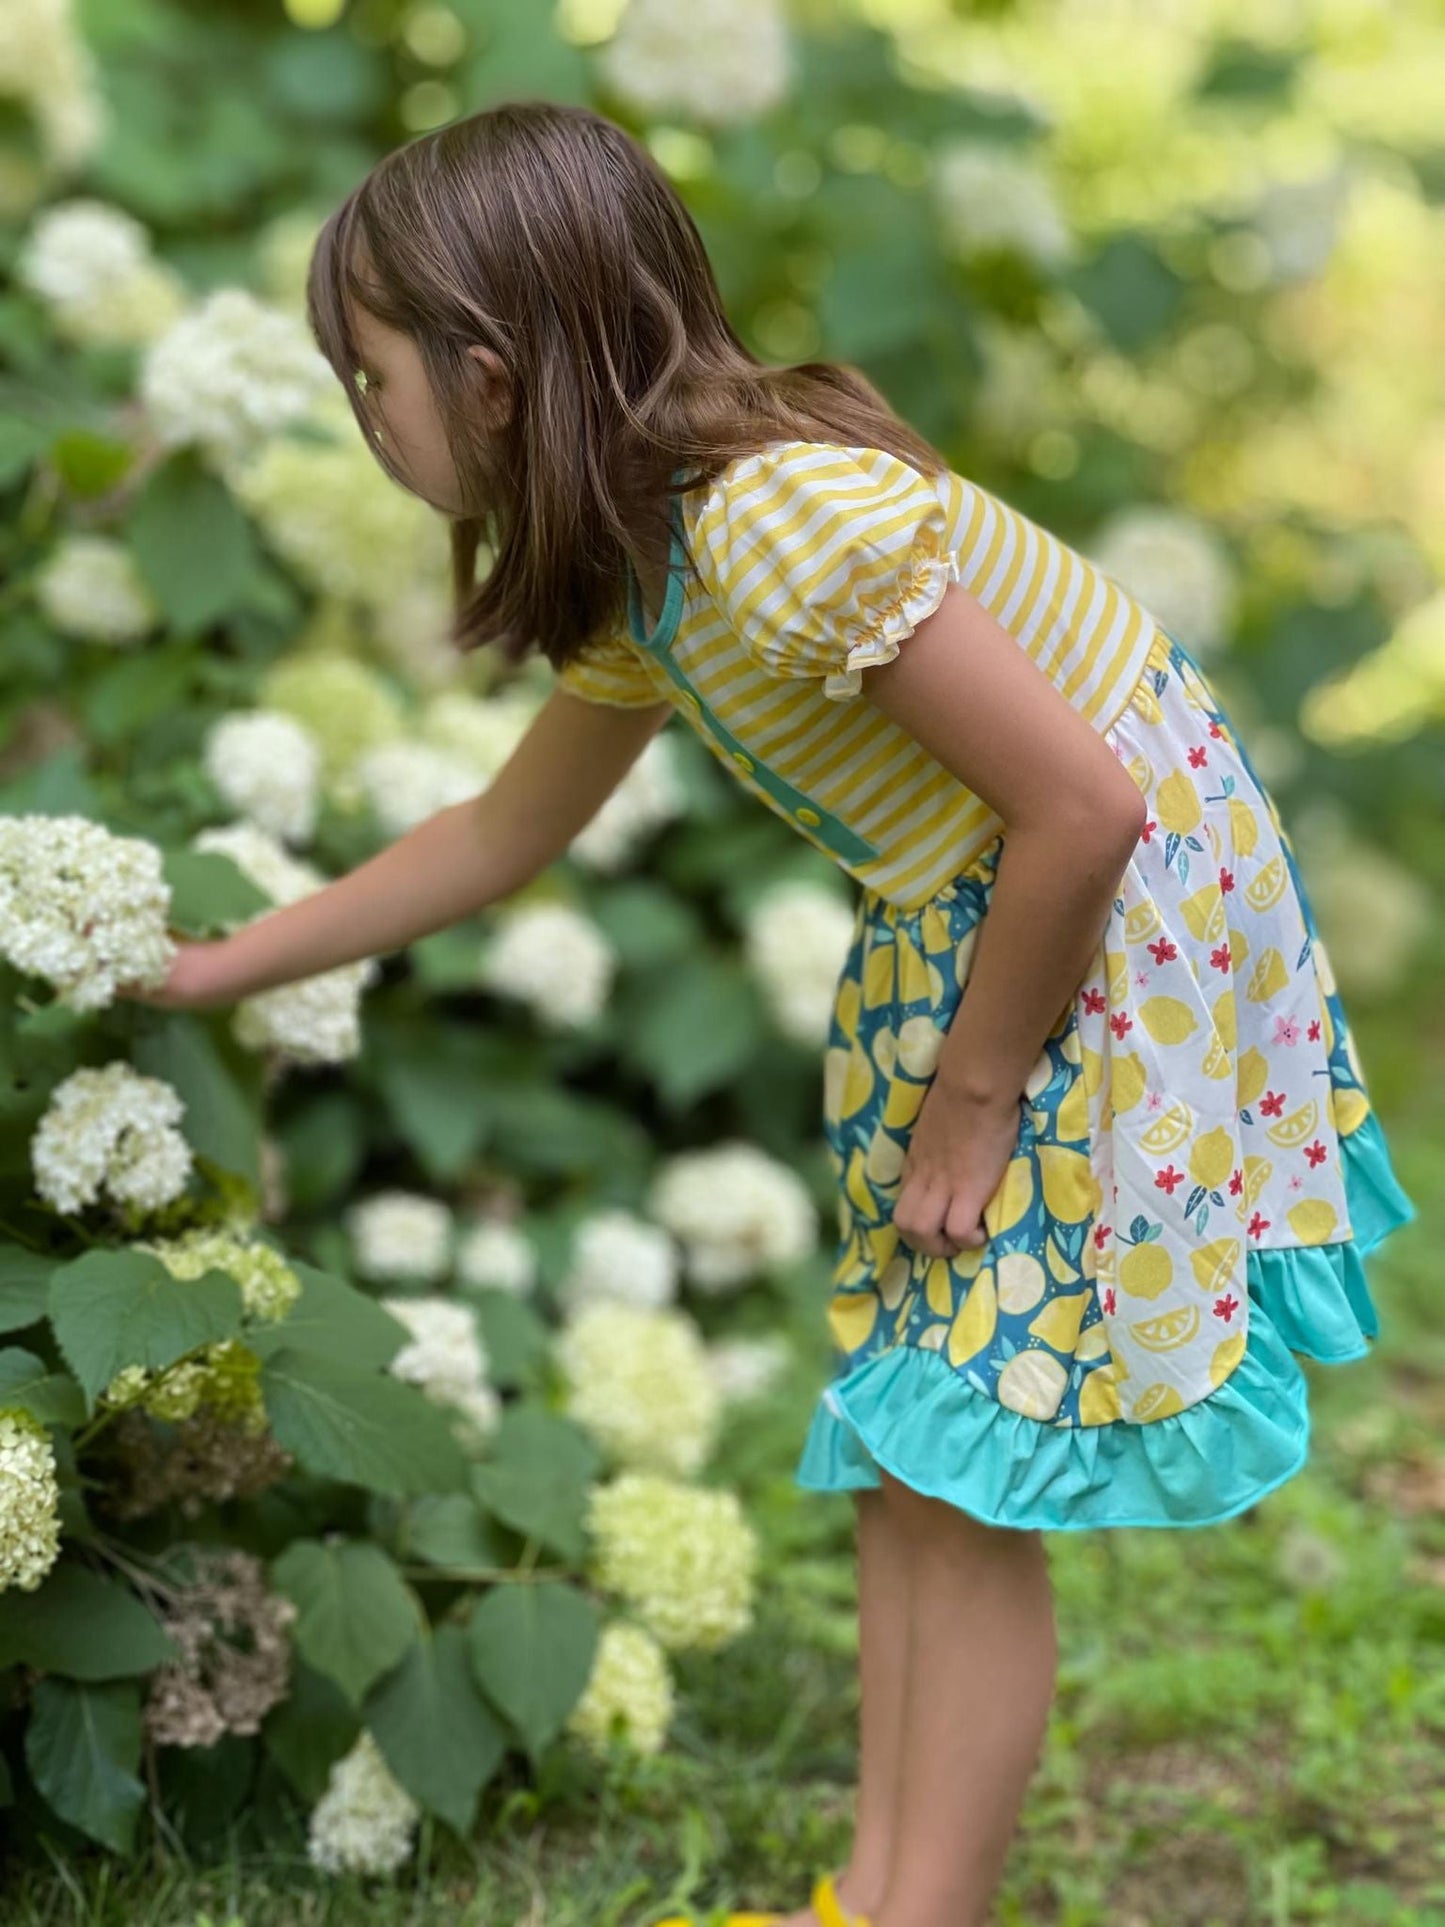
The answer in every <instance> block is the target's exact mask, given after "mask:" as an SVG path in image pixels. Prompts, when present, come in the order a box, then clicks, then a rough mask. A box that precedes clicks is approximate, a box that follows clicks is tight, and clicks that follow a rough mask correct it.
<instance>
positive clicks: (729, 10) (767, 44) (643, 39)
mask: <svg viewBox="0 0 1445 1927" xmlns="http://www.w3.org/2000/svg"><path fill="white" fill-rule="evenodd" d="M598 70H599V72H600V73H601V75H602V78H603V80H604V81H605V83H606V84H607V86H608V87H609V88H610V89H611V90H612V91H613V92H614V93H615V94H617V95H618V96H619V97H620V98H621V99H622V100H625V101H626V102H627V103H628V105H629V106H631V107H632V108H634V109H636V111H637V112H639V113H642V114H651V115H663V116H668V115H682V116H685V117H687V118H690V119H693V120H698V121H702V122H704V123H705V124H708V125H710V126H723V125H725V124H727V123H728V122H732V121H743V120H752V119H755V118H756V117H757V116H758V115H760V114H765V113H766V112H767V111H768V109H769V108H770V107H775V106H776V105H777V104H778V103H779V102H780V101H781V100H783V99H784V98H785V96H786V95H787V91H788V86H789V81H790V78H791V75H790V55H789V47H788V35H787V27H786V23H785V21H784V17H783V11H782V8H781V7H780V6H779V5H778V4H777V0H692V4H691V5H690V6H688V7H678V6H675V5H673V4H672V3H671V0H630V4H629V5H628V7H627V10H626V12H625V13H624V14H623V16H622V19H621V20H620V22H619V23H618V27H617V32H616V34H615V35H614V37H613V38H612V40H610V41H609V42H608V44H607V45H606V46H605V47H604V48H603V49H602V52H601V53H600V55H599V56H598Z"/></svg>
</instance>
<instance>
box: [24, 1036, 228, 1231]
mask: <svg viewBox="0 0 1445 1927" xmlns="http://www.w3.org/2000/svg"><path fill="white" fill-rule="evenodd" d="M184 1110H185V1102H184V1100H183V1099H182V1097H181V1095H180V1093H179V1091H177V1090H176V1089H175V1088H174V1086H172V1085H170V1084H167V1083H166V1082H165V1081H164V1080H163V1079H162V1078H159V1077H146V1076H143V1075H142V1074H141V1072H139V1071H137V1070H133V1069H132V1068H131V1066H130V1065H129V1064H127V1063H125V1062H123V1061H121V1060H117V1061H115V1062H114V1063H110V1064H105V1065H102V1066H100V1067H99V1068H96V1067H94V1066H91V1065H82V1066H81V1068H80V1069H79V1070H74V1071H72V1072H71V1073H70V1075H69V1077H66V1078H62V1079H61V1081H60V1083H58V1084H57V1085H56V1087H55V1089H54V1090H53V1091H52V1092H51V1094H50V1102H49V1104H48V1105H47V1106H46V1108H45V1111H44V1113H43V1115H42V1116H41V1119H40V1122H39V1123H38V1124H37V1125H36V1127H35V1134H34V1136H33V1137H32V1138H31V1141H30V1163H31V1169H32V1171H33V1173H34V1177H35V1189H36V1190H37V1191H38V1192H39V1194H40V1196H41V1197H42V1198H43V1199H44V1200H45V1202H46V1203H47V1204H49V1205H52V1206H53V1207H54V1209H55V1210H57V1211H82V1210H84V1208H85V1207H86V1205H89V1204H94V1203H95V1202H96V1200H97V1199H98V1198H100V1196H101V1195H102V1193H104V1194H105V1195H106V1196H107V1197H109V1198H111V1199H113V1200H114V1201H115V1202H116V1203H117V1204H126V1205H134V1206H135V1207H136V1208H137V1209H139V1210H141V1211H158V1210H159V1209H160V1208H161V1206H162V1205H165V1204H170V1203H171V1202H172V1201H173V1200H174V1199H176V1198H178V1197H180V1195H181V1193H182V1192H183V1191H184V1190H185V1188H186V1184H187V1182H188V1180H189V1178H190V1175H191V1168H192V1157H191V1147H190V1145H189V1144H187V1142H186V1140H185V1138H184V1137H183V1136H182V1135H181V1133H180V1131H179V1130H178V1129H177V1128H176V1127H177V1125H178V1124H179V1123H180V1120H181V1116H182V1114H183V1112H184Z"/></svg>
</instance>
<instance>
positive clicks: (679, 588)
mask: <svg viewBox="0 0 1445 1927" xmlns="http://www.w3.org/2000/svg"><path fill="white" fill-rule="evenodd" d="M681 473H682V470H681V469H675V470H674V471H673V477H672V479H673V481H674V483H675V482H676V481H677V479H678V477H679V476H680V475H681ZM668 513H669V517H670V520H671V525H672V543H671V547H670V549H669V552H668V560H667V588H666V590H665V592H664V595H663V602H662V610H661V613H660V614H659V616H658V618H657V627H656V628H655V629H654V630H653V632H652V634H651V635H648V633H647V623H646V620H645V618H644V615H643V611H642V595H641V591H640V589H639V587H638V583H637V576H636V574H635V573H634V571H633V568H632V565H631V564H630V563H629V564H628V565H627V623H628V628H629V629H630V630H631V633H632V640H633V641H634V642H635V643H636V644H637V646H638V647H639V648H640V649H645V650H646V651H647V653H648V655H650V656H651V657H652V658H653V659H654V661H656V662H658V663H660V664H661V665H662V667H663V669H664V670H665V671H666V672H667V674H668V676H669V677H670V678H671V680H672V681H673V682H674V683H676V685H677V687H678V689H679V690H680V691H681V692H682V700H683V702H684V703H685V704H686V705H687V708H688V711H689V713H690V714H691V716H692V717H693V719H694V721H695V722H697V723H699V724H700V725H701V726H702V728H703V729H704V730H705V731H706V732H707V734H708V735H709V736H710V737H711V738H712V740H713V742H714V743H716V744H717V746H718V748H719V749H720V750H721V751H722V752H723V754H725V755H726V756H728V757H729V758H730V759H731V760H732V762H733V763H734V765H735V766H736V767H737V769H738V770H740V771H741V772H742V773H743V774H744V775H745V776H750V777H751V778H752V780H753V782H754V783H756V784H757V786H758V788H759V789H760V790H762V791H763V792H764V794H765V795H766V796H768V797H769V798H771V800H772V801H773V802H774V803H776V804H777V806H778V808H779V809H780V810H782V811H783V813H784V814H785V815H786V816H788V817H790V818H791V819H792V820H793V821H794V822H795V823H798V824H800V825H801V826H802V827H803V829H804V830H806V831H807V832H809V833H810V834H811V837H812V840H813V842H815V843H817V844H819V845H821V847H822V848H823V849H825V850H827V851H828V852H829V854H830V855H833V856H836V857H840V858H842V859H844V860H845V861H847V862H850V863H871V862H873V861H874V860H875V859H876V858H877V855H878V852H877V850H876V849H875V848H874V846H873V845H872V844H871V843H870V842H869V841H868V840H867V838H866V837H862V836H859V834H858V832H857V831H856V830H854V829H850V827H849V826H848V824H846V823H845V822H843V821H842V819H841V818H840V817H837V816H834V815H833V814H832V813H831V812H830V811H828V810H824V809H820V808H819V807H818V805H817V804H816V803H815V802H813V801H812V799H811V798H810V797H808V796H805V795H804V794H803V792H802V791H801V790H796V789H794V788H793V787H792V785H791V784H790V783H785V782H784V781H783V780H782V778H781V777H780V776H778V775H776V774H775V773H774V771H772V770H770V769H769V768H768V766H767V764H766V763H759V762H758V761H757V759H756V758H755V757H753V756H751V755H750V754H749V753H748V751H747V750H745V749H744V748H743V746H742V744H741V743H740V742H739V741H738V739H737V738H736V737H735V736H734V735H733V734H732V733H731V732H730V731H729V730H727V729H725V728H724V727H723V725H722V724H721V723H720V722H719V721H718V719H717V717H716V716H715V715H714V714H713V713H712V711H711V710H710V709H709V708H708V706H707V704H706V703H705V702H704V701H703V700H702V698H701V696H699V695H698V693H697V691H696V690H695V689H694V688H693V686H692V684H691V683H690V682H689V681H688V679H687V677H686V676H685V675H684V674H683V672H682V670H681V669H680V668H679V667H678V666H677V664H676V662H674V660H673V657H672V641H673V638H674V636H675V635H676V634H677V625H678V622H679V620H680V619H681V616H682V602H683V580H684V574H685V570H686V557H685V554H684V550H683V541H682V510H681V507H680V505H679V502H678V498H677V496H675V495H670V496H669V497H668Z"/></svg>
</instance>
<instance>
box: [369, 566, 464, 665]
mask: <svg viewBox="0 0 1445 1927" xmlns="http://www.w3.org/2000/svg"><path fill="white" fill-rule="evenodd" d="M451 622H452V606H451V597H450V595H448V593H447V591H446V589H445V587H444V585H443V584H441V583H440V582H426V581H418V582H407V583H403V584H402V586H401V587H400V588H399V589H398V590H397V591H396V593H395V595H393V596H391V597H390V598H389V600H387V601H386V602H379V603H377V604H375V605H374V607H373V608H372V610H371V634H372V638H373V640H374V642H375V644H376V647H377V648H378V649H379V650H380V651H381V653H382V654H383V655H384V656H385V657H386V659H387V660H388V661H389V662H391V663H392V664H393V665H394V666H395V667H396V668H397V669H398V670H399V671H400V672H401V674H402V675H403V676H404V677H405V678H406V680H407V682H408V684H409V685H410V686H411V687H413V688H415V689H422V690H426V689H437V690H439V689H444V688H446V686H447V685H448V684H451V683H455V682H456V680H457V678H458V677H459V676H461V675H463V674H465V673H466V654H465V652H464V651H463V650H461V649H458V648H457V646H456V644H455V643H454V642H453V641H452V640H451Z"/></svg>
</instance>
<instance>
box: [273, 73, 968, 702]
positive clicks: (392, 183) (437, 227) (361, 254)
mask: <svg viewBox="0 0 1445 1927" xmlns="http://www.w3.org/2000/svg"><path fill="white" fill-rule="evenodd" d="M900 298H903V299H906V298H907V296H906V293H905V294H904V295H903V296H902V297H900ZM352 302H357V303H359V304H360V305H361V306H363V307H364V308H365V309H367V310H368V311H369V312H370V313H371V314H373V315H374V316H375V317H376V318H377V319H378V320H379V321H381V322H382V323H383V324H385V325H386V326H389V327H391V328H395V329H397V330H399V331H401V332H403V333H405V334H407V335H409V336H410V337H411V338H412V340H413V341H414V342H415V344H416V347H417V350H418V352H419V354H420V356H421V359H422V363H423V366H424V368H425V370H426V374H427V378H428V381H429V383H430V386H431V389H432V393H433V395H434V396H435V398H436V402H437V408H438V412H439V414H440V416H441V419H442V422H443V424H444V426H445V431H446V436H447V442H448V446H449V448H450V451H451V455H452V458H453V461H454V464H455V467H456V471H457V476H458V479H459V482H460V485H461V490H462V496H461V499H462V500H463V501H464V502H466V503H467V504H468V505H469V506H470V512H469V513H467V514H465V515H461V516H455V517H452V518H451V544H452V589H453V598H454V617H453V625H452V634H451V639H452V641H453V642H454V643H455V645H456V646H457V647H458V648H461V649H473V648H476V647H477V646H479V645H480V644H482V643H488V642H495V643H497V644H498V645H499V647H500V648H501V649H502V650H503V652H504V654H505V655H506V656H507V657H508V658H509V659H512V660H515V659H517V658H519V657H521V656H522V655H524V654H526V653H527V652H528V651H529V650H530V649H531V648H532V647H533V646H536V647H537V648H539V649H540V650H541V651H542V653H543V654H544V655H545V656H546V657H547V659H548V661H549V662H551V663H552V664H553V666H554V667H556V668H560V667H561V666H562V665H563V664H564V663H565V662H567V661H569V660H571V658H573V657H574V656H576V655H577V654H578V653H579V651H580V650H581V649H582V648H583V647H584V646H585V645H586V644H587V643H589V642H590V641H592V640H593V639H594V637H598V636H601V635H604V634H607V633H612V632H614V631H615V630H616V629H618V628H620V627H621V626H622V625H623V624H625V622H626V606H627V605H626V590H627V577H626V570H625V565H626V561H627V556H628V553H629V551H630V552H631V553H633V554H635V555H637V556H640V557H642V558H643V559H644V561H646V562H650V563H655V565H656V568H657V570H658V572H659V574H660V573H661V572H662V571H663V570H665V568H666V566H667V560H668V554H669V542H670V529H669V521H668V511H669V508H670V503H669V500H668V498H669V496H670V495H671V494H672V493H673V480H672V478H673V475H674V472H675V471H681V474H680V478H679V481H678V483H677V488H678V490H679V491H681V490H688V489H692V488H696V487H698V486H699V485H701V484H702V483H704V482H710V481H712V480H713V479H714V477H715V476H716V475H717V474H718V473H719V472H720V471H721V470H722V469H723V468H724V467H725V466H726V465H727V464H728V463H729V462H730V461H732V460H733V459H734V458H735V457H738V456H742V455H747V454H752V453H754V452H756V451H757V450H758V449H760V448H762V447H765V446H766V445H767V444H768V443H770V442H773V441H779V440H802V441H816V442H832V443H842V444H848V445H856V446H861V447H868V448H881V449H885V450H887V451H889V452H890V453H892V454H895V455H897V456H899V457H900V458H901V459H903V460H906V461H908V462H910V463H911V464H912V465H913V466H915V467H917V468H919V469H920V470H922V471H923V472H925V473H929V474H937V473H939V472H940V471H942V470H943V469H944V468H946V466H947V463H946V462H945V459H944V457H943V456H942V455H940V454H939V452H938V450H937V449H935V448H934V447H933V446H932V444H931V443H929V442H927V441H926V440H925V439H924V438H923V437H922V436H921V435H919V434H918V433H917V432H916V431H915V430H914V429H912V428H910V427H909V426H908V424H907V423H906V422H904V421H902V420H901V419H900V418H899V417H898V416H897V415H896V414H895V413H894V411H893V410H892V409H891V408H890V407H889V405H888V403H887V402H886V401H885V400H884V398H883V396H882V395H881V394H880V393H879V392H878V390H877V389H876V388H874V387H873V386H872V384H871V383H870V382H869V381H868V380H867V379H866V377H865V376H863V375H862V374H860V373H859V372H858V371H857V370H856V369H854V368H852V367H850V366H848V365H846V364H840V363H834V362H826V361H807V362H801V363H799V364H797V365H796V366H794V367H785V368H773V367H768V366H766V365H764V364H763V363H762V362H760V361H758V360H757V359H756V357H755V356H753V355H751V354H750V353H749V352H748V350H747V349H746V348H745V347H744V346H743V344H742V343H741V342H740V341H739V340H738V338H737V336H736V335H735V334H734V332H733V330H732V328H731V326H730V325H729V323H728V320H727V317H726V315H725V314H724V312H723V304H722V300H721V297H720V295H719V293H718V287H717V282H716V280H715V279H714V276H713V271H712V265H711V263H710V262H709V260H708V257H707V253H706V250H705V249H704V247H703V243H702V238H701V236H700V235H699V233H698V231H697V228H696V226H695V225H694V223H693V220H692V217H691V216H690V215H689V213H688V211H687V209H686V208H685V207H684V206H683V203H682V201H681V200H680V199H679V197H678V195H677V193H676V191H675V190H674V188H673V187H672V185H671V183H670V182H669V181H668V179H667V177H666V175H665V174H664V173H663V172H662V170H661V169H660V168H659V167H658V165H657V164H656V162H655V161H654V160H653V158H652V156H651V155H650V154H649V152H648V151H647V149H646V148H645V147H644V146H643V145H642V144H641V143H640V142H639V141H637V140H635V139H634V138H633V137H632V136H631V135H630V134H628V133H627V132H626V131H625V130H624V129H622V128H620V127H618V126H617V125H616V124H615V123H614V122H613V121H610V120H608V119H607V118H606V117H605V116H604V115H601V114H597V113H594V112H592V111H590V110H589V109H587V108H584V107H576V106H570V105H564V104H560V103H556V102H551V101H538V100H526V101H507V102H503V103H501V104H499V105H497V106H494V107H490V108H487V109H486V110H485V111H483V112H481V113H476V114H471V115H468V116H467V117H466V118H465V119H461V120H455V121H452V122H450V123H449V124H448V125H447V126H445V127H441V128H438V129H436V130H435V132H433V133H430V134H425V135H422V136H419V137H418V138H417V139H415V140H412V141H410V142H408V143H407V144H406V145H404V146H402V147H399V148H396V149H394V150H393V151H392V152H391V153H389V154H387V155H386V156H385V157H384V158H383V159H382V160H381V161H379V162H378V163H377V165H376V166H375V167H373V168H372V170H371V171H370V173H369V174H367V175H366V177H365V178H364V179H363V180H362V181H361V182H360V183H359V185H358V186H356V187H355V188H353V189H352V191H351V193H350V194H349V195H348V196H347V197H346V199H345V200H344V201H343V202H342V203H341V205H340V206H339V207H338V208H337V209H336V211H335V212H334V213H333V214H332V215H330V216H329V218H328V219H327V221H326V223H325V225H324V226H323V227H322V229H321V232H320V235H319V237H318V239H317V242H316V246H315V249H314V252H313V254H312V258H311V266H310V273H309V275H308V280H307V315H308V319H309V322H310V326H311V330H312V332H313V334H314V335H315V337H316V340H317V342H318V344H319V346H320V348H321V351H322V353H323V354H324V355H325V356H326V358H327V360H328V361H329V362H330V363H331V366H332V367H333V369H335V371H336V373H337V376H338V377H339V379H340V380H341V382H342V385H343V387H344V388H345V390H346V393H347V396H348V397H349V399H350V401H351V405H352V408H353V411H354V412H355V414H356V417H357V421H358V423H359V425H360V426H361V429H362V432H363V434H364V436H365V438H366V442H367V445H368V447H369V448H371V450H372V452H373V453H374V454H375V455H376V457H377V459H378V461H380V462H381V464H382V466H383V467H384V468H385V469H386V470H387V472H388V474H390V475H391V476H392V477H393V479H394V480H396V481H398V482H400V483H401V484H402V486H403V487H406V486H408V485H407V483H406V481H405V479H404V478H403V476H402V475H401V474H400V473H399V472H398V471H397V469H396V468H395V467H394V465H393V464H392V462H391V461H390V459H389V457H388V455H387V452H386V450H385V448H384V446H381V445H379V444H378V443H377V441H376V440H375V439H374V436H373V432H372V424H371V423H370V422H369V421H368V420H367V404H366V400H365V397H364V396H363V395H362V394H361V393H360V392H359V390H358V387H357V381H356V376H357V371H358V366H359V362H360V356H359V354H358V351H357V347H356V342H355V339H354V337H353V335H352V332H351V327H350V320H349V315H350V304H351V303H352ZM469 342H481V343H484V344H485V345H487V346H488V347H490V348H492V349H494V350H495V351H496V353H497V354H498V356H499V357H500V358H501V360H502V362H503V364H504V365H505V367H506V369H507V372H508V376H509V379H510V382H511V391H512V403H513V406H512V409H511V414H510V419H509V420H508V421H507V423H506V424H505V426H504V427H503V428H501V429H500V430H495V431H491V432H490V434H489V436H488V437H485V438H484V437H482V436H481V435H479V434H478V433H477V432H476V430H475V428H474V426H473V424H474V423H475V422H476V419H477V417H476V400H477V364H476V362H475V360H474V359H473V358H472V357H471V356H469V355H468V353H467V344H468V343H469ZM483 540H486V541H487V542H488V543H489V545H490V548H491V551H492V557H493V561H492V567H491V569H490V571H489V572H488V574H487V576H486V578H485V579H484V580H483V581H481V582H477V581H476V579H475V578H476V561H477V550H478V546H479V543H480V542H481V541H483ZM689 566H691V561H690V558H689Z"/></svg>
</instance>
